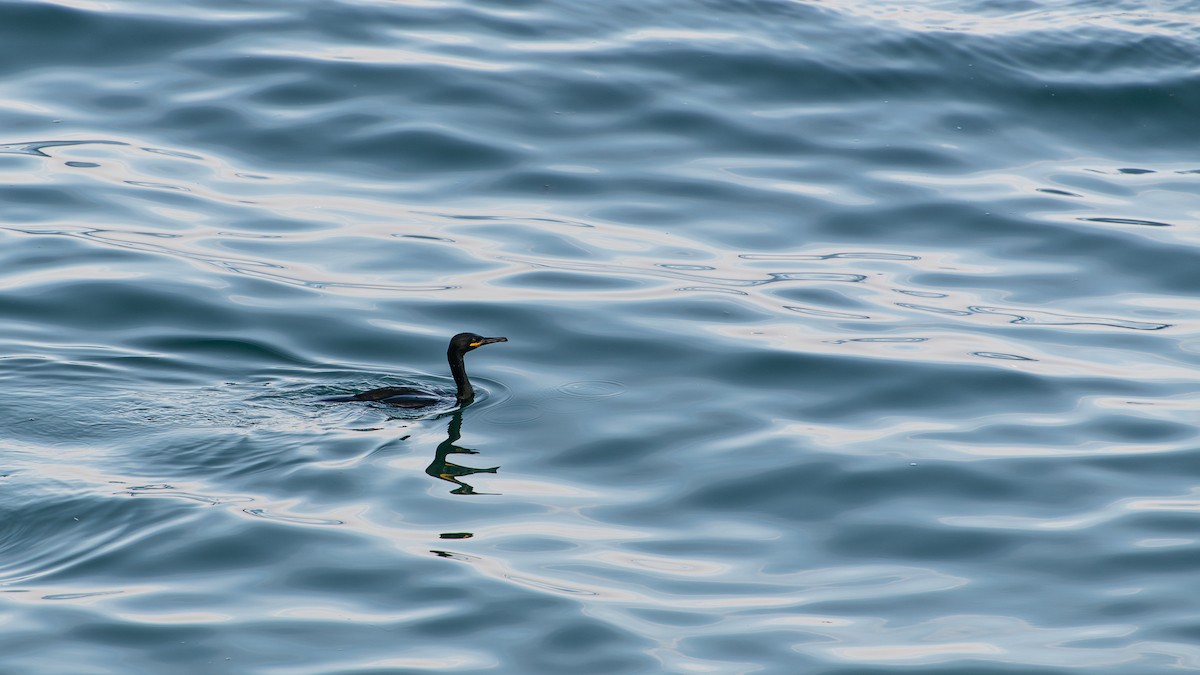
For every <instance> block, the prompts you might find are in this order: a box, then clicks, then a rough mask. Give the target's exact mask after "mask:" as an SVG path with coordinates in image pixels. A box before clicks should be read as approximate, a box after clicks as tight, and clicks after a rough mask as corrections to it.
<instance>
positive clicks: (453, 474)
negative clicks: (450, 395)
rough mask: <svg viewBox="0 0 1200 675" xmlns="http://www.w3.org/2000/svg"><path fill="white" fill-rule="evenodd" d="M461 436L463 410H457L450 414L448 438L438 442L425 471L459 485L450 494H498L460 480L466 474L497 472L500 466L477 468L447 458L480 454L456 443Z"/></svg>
mask: <svg viewBox="0 0 1200 675" xmlns="http://www.w3.org/2000/svg"><path fill="white" fill-rule="evenodd" d="M459 438H462V410H455V411H454V412H453V413H451V414H450V424H449V426H448V428H447V430H446V440H444V441H442V442H441V443H440V444H438V447H437V452H435V453H434V456H433V461H432V462H430V463H429V466H427V467H425V473H427V474H429V475H430V476H433V477H434V478H440V479H442V480H444V481H447V482H450V483H454V484H455V485H457V486H458V487H456V488H454V489H453V490H451V491H450V494H455V495H475V494H498V493H495V492H476V491H475V488H474V487H472V486H470V485H467V484H466V483H464V482H462V481H461V480H459V479H460V478H463V477H464V476H470V475H471V474H473V473H496V471H497V470H498V469H499V468H500V467H498V466H493V467H491V468H487V469H475V468H472V467H469V466H462V465H460V464H455V463H453V462H451V461H449V460H447V459H446V458H447V457H448V456H449V455H454V454H465V455H477V454H479V452H478V451H476V450H472V449H470V448H464V447H461V446H458V445H455V443H457V442H458V439H459Z"/></svg>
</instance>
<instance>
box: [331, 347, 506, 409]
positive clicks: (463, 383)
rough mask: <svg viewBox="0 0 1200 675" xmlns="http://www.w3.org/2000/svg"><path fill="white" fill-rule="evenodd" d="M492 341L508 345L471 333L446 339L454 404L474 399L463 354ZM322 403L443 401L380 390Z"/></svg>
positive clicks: (423, 404)
mask: <svg viewBox="0 0 1200 675" xmlns="http://www.w3.org/2000/svg"><path fill="white" fill-rule="evenodd" d="M493 342H508V338H502V337H482V336H479V335H476V334H474V333H459V334H458V335H455V336H454V337H452V338H450V347H449V348H448V349H447V350H446V360H448V361H449V362H450V374H451V375H453V376H454V384H455V386H456V387H458V405H459V407H462V406H465V405H467V404H468V403H470V402H471V401H473V400H475V390H474V389H472V388H471V381H470V380H468V379H467V369H466V367H465V366H464V365H463V355H464V354H466V353H467V352H469V351H471V350H472V349H475V348H477V347H482V346H483V345H487V344H491V343H493ZM325 400H326V401H376V402H379V403H386V404H388V405H393V406H396V407H399V408H428V407H431V406H434V405H436V404H438V403H440V402H441V401H442V400H444V399H443V398H442V397H440V396H438V394H437V392H435V391H430V390H428V389H422V388H420V387H381V388H379V389H371V390H370V391H364V392H362V393H360V394H353V395H350V396H337V397H334V398H327V399H325Z"/></svg>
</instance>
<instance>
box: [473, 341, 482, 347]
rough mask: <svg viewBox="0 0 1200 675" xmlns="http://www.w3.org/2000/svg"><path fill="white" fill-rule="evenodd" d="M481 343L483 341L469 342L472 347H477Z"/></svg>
mask: <svg viewBox="0 0 1200 675" xmlns="http://www.w3.org/2000/svg"><path fill="white" fill-rule="evenodd" d="M481 344H483V342H472V343H471V346H472V347H478V346H479V345H481Z"/></svg>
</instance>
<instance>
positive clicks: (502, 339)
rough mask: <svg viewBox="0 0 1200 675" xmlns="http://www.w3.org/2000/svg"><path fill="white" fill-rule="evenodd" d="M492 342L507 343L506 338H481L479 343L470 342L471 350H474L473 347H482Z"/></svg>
mask: <svg viewBox="0 0 1200 675" xmlns="http://www.w3.org/2000/svg"><path fill="white" fill-rule="evenodd" d="M493 342H508V338H506V337H494V338H483V339H482V340H480V341H479V342H472V343H471V348H472V349H474V348H475V347H482V346H484V345H490V344H492V343H493Z"/></svg>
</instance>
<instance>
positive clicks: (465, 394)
mask: <svg viewBox="0 0 1200 675" xmlns="http://www.w3.org/2000/svg"><path fill="white" fill-rule="evenodd" d="M446 358H447V359H448V360H449V361H450V374H451V375H453V376H454V386H455V387H457V388H458V404H459V405H466V404H468V403H470V402H471V401H473V400H475V390H474V389H472V388H471V381H470V380H468V379H467V367H466V366H465V365H463V357H462V354H455V353H454V352H450V353H448V354H447V355H446Z"/></svg>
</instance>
